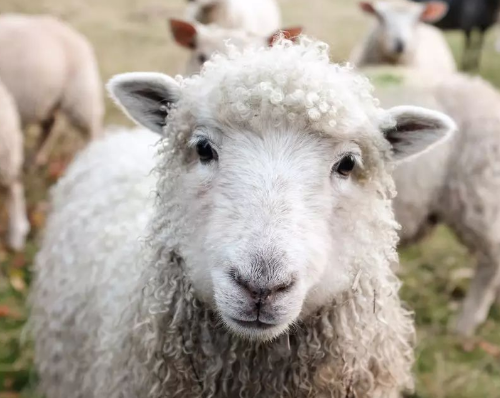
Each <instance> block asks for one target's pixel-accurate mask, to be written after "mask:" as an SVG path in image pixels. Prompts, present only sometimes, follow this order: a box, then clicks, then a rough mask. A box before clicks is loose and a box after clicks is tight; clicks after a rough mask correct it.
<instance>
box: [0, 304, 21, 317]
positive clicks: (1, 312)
mask: <svg viewBox="0 0 500 398" xmlns="http://www.w3.org/2000/svg"><path fill="white" fill-rule="evenodd" d="M0 318H12V319H22V316H21V314H19V313H18V312H15V311H12V310H11V309H10V308H9V307H7V306H6V305H0Z"/></svg>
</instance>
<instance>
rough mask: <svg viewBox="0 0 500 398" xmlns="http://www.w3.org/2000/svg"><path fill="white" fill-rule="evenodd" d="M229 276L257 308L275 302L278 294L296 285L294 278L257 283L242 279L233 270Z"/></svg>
mask: <svg viewBox="0 0 500 398" xmlns="http://www.w3.org/2000/svg"><path fill="white" fill-rule="evenodd" d="M229 275H230V276H231V279H232V280H233V281H234V282H235V283H236V284H237V285H238V286H239V287H240V288H241V289H243V290H244V291H245V292H246V293H247V294H248V295H249V297H250V298H251V299H252V300H253V301H254V302H255V304H256V306H257V307H260V306H261V305H263V304H265V303H267V302H269V301H271V300H273V299H274V298H275V297H276V296H277V295H278V294H281V293H286V292H287V291H289V290H290V289H291V288H292V287H293V285H294V284H295V279H294V278H288V279H286V281H279V282H278V281H274V282H271V281H266V282H262V281H259V282H258V283H256V282H252V281H250V280H249V279H246V278H244V277H242V276H241V275H240V273H239V272H238V271H237V270H235V269H233V270H231V271H230V272H229Z"/></svg>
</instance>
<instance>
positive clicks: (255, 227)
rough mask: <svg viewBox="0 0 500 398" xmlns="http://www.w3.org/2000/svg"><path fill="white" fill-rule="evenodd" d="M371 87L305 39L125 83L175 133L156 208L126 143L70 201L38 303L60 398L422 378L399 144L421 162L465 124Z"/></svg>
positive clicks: (117, 83) (377, 384)
mask: <svg viewBox="0 0 500 398" xmlns="http://www.w3.org/2000/svg"><path fill="white" fill-rule="evenodd" d="M370 89H371V88H370V86H369V84H368V83H367V81H366V80H365V79H364V78H361V77H359V76H357V75H355V74H354V73H352V72H351V71H350V70H349V69H348V68H344V67H340V66H338V65H332V64H330V63H329V59H328V47H327V46H326V45H325V44H324V43H321V42H311V41H308V40H306V39H303V41H302V42H301V44H300V45H296V46H293V45H291V42H289V41H283V42H280V43H278V44H277V45H275V46H274V47H272V48H267V49H266V48H261V49H258V50H255V49H248V50H245V52H244V53H243V54H242V55H238V54H236V53H232V55H231V56H230V59H226V58H225V57H223V56H220V57H217V58H215V59H213V60H212V61H211V62H210V63H207V64H206V67H205V69H204V70H203V71H202V72H201V76H196V77H194V78H191V79H184V80H182V79H178V80H177V81H175V80H173V79H171V78H169V77H167V76H164V75H161V74H151V73H149V74H148V73H135V74H128V75H122V76H119V77H116V78H115V79H113V80H112V82H111V83H110V90H111V92H112V93H113V95H114V96H115V98H116V99H117V101H119V102H120V103H121V105H122V106H123V107H124V109H125V111H126V112H127V113H128V114H129V115H130V116H131V117H132V118H133V119H135V120H136V121H137V122H139V123H142V124H144V125H145V126H146V127H147V128H149V129H151V130H153V131H156V132H158V133H164V137H165V138H163V139H162V141H161V145H160V157H159V161H158V165H157V174H156V175H157V178H158V181H157V187H156V190H157V201H156V206H155V209H154V213H151V210H150V208H151V207H152V202H151V181H152V179H151V176H149V177H144V176H145V175H146V174H147V171H148V167H152V165H151V164H148V163H149V162H150V161H151V160H150V158H151V155H150V153H147V151H145V146H143V145H140V147H139V145H138V143H137V144H134V146H128V151H131V150H132V151H135V150H137V151H138V153H139V155H138V156H135V155H134V162H133V164H134V165H136V166H132V167H134V168H135V167H137V168H138V170H139V172H135V171H134V173H133V175H134V177H133V178H130V175H131V174H132V173H130V172H129V171H128V170H125V171H123V172H122V169H121V168H120V167H116V165H115V164H114V163H115V162H116V161H117V160H118V161H119V160H120V159H121V158H122V155H121V151H120V150H118V151H117V149H116V148H115V145H116V143H115V144H107V142H110V140H113V139H114V138H111V137H110V138H107V139H106V140H105V141H102V142H99V143H95V144H94V145H93V146H92V147H91V148H90V149H89V150H88V151H86V152H85V154H84V155H82V156H80V158H79V159H78V160H77V161H76V162H75V164H74V165H73V166H72V167H71V168H70V170H69V172H68V174H67V175H66V177H64V178H63V179H62V181H61V182H60V184H59V186H58V187H57V189H56V190H55V192H54V211H53V213H52V216H51V218H50V220H49V223H48V228H47V234H46V237H45V240H44V243H43V248H42V250H41V252H40V253H39V256H38V259H37V278H36V283H35V289H34V294H33V297H32V303H33V305H34V315H33V321H34V326H35V330H34V336H35V337H36V354H37V363H38V366H39V369H40V373H41V377H42V385H43V390H44V392H45V393H46V394H47V396H48V397H50V398H56V397H67V396H68V394H73V395H75V394H76V395H82V396H86V397H89V398H90V397H102V396H106V397H110V398H112V397H132V396H134V397H135V396H145V395H147V396H149V397H165V396H204V397H233V396H244V397H245V396H248V397H250V396H256V395H259V394H262V392H263V391H265V393H266V397H280V398H285V397H294V398H299V397H310V396H317V397H323V396H324V397H327V396H335V397H337V396H339V397H340V396H350V395H352V396H360V397H367V398H368V397H380V398H381V397H398V396H399V393H400V392H401V390H402V389H404V388H405V387H409V386H411V384H412V381H411V372H410V367H411V363H412V353H411V351H412V350H411V340H412V334H413V326H412V321H411V318H410V316H409V314H408V312H407V311H406V310H404V309H403V308H402V306H401V303H400V301H399V298H398V293H397V292H398V289H399V282H398V280H397V279H396V277H395V275H394V274H393V269H394V267H395V266H396V265H397V254H396V252H395V250H394V245H395V244H396V241H397V238H396V232H395V228H396V224H395V222H394V218H393V214H392V210H391V201H390V198H391V197H392V191H393V184H392V179H391V177H390V174H389V170H390V164H391V158H392V155H391V152H393V154H394V159H398V160H400V159H403V158H405V157H407V156H409V155H413V154H415V153H416V152H419V151H421V150H423V149H424V148H426V147H428V146H429V145H432V144H433V143H435V142H436V141H438V140H440V139H441V138H443V137H444V136H446V135H447V134H448V133H449V131H450V130H451V129H453V123H452V122H451V120H450V119H449V118H447V117H445V116H444V115H442V114H439V113H437V112H432V111H427V110H424V109H421V108H412V107H398V108H393V109H391V110H389V111H384V110H382V109H380V108H378V106H377V105H376V101H375V100H374V99H373V97H372V96H371V95H370ZM159 104H164V105H161V106H160V105H159ZM167 114H168V116H167ZM255 115H257V116H255ZM165 124H166V125H165ZM381 130H382V131H383V133H382V132H381ZM318 131H321V132H322V133H321V134H318V133H317V132H318ZM117 139H118V140H119V138H118V137H117ZM391 146H392V151H391ZM119 149H120V148H119ZM108 152H111V153H110V154H108ZM116 153H120V155H118V157H116V156H114V154H116ZM143 156H146V158H147V159H142V157H143ZM102 162H105V164H106V165H107V166H106V168H105V169H102V168H101V167H100V166H99V165H100V164H101V163H102ZM145 163H146V164H148V167H146V166H145V165H144V164H145ZM249 165H250V166H251V167H249ZM108 167H110V168H111V172H110V173H108V171H107V168H108ZM115 172H116V173H117V174H115ZM122 173H125V176H124V178H122ZM135 178H137V180H135ZM146 178H147V180H148V181H150V182H149V183H146V181H145V179H146ZM115 181H116V183H115ZM123 181H124V182H123ZM122 183H124V184H125V186H121V184H122ZM131 186H138V187H140V191H139V192H135V193H132V196H130V195H129V193H130V192H129V191H130V187H131ZM120 191H121V192H120ZM90 192H99V196H98V197H96V198H95V199H92V200H88V198H89V195H88V193H90ZM90 197H91V196H90ZM124 197H127V198H129V199H130V200H131V201H132V204H131V205H129V204H128V201H124V200H123V198H124ZM117 206H120V207H119V208H117ZM354 214H355V216H354V217H353V215H354ZM146 219H150V221H151V224H150V225H149V227H148V228H146V227H145V226H146ZM141 239H147V241H148V242H149V244H148V245H143V244H141ZM62 241H64V245H62V244H60V242H62ZM118 242H119V244H117V243H118ZM49 264H50V265H51V266H50V267H49V266H48V265H49ZM117 276H118V277H117ZM130 300H132V302H130ZM122 315H123V316H122ZM120 319H121V320H122V322H123V323H120ZM221 324H222V325H223V326H224V327H221ZM295 325H296V326H297V327H295ZM290 328H292V329H296V330H295V331H294V332H293V333H288V332H289V330H290ZM56 339H57V341H58V344H57V345H56V344H54V342H55V340H56ZM265 341H272V342H268V343H267V344H263V342H265ZM74 358H79V360H78V361H75V360H74Z"/></svg>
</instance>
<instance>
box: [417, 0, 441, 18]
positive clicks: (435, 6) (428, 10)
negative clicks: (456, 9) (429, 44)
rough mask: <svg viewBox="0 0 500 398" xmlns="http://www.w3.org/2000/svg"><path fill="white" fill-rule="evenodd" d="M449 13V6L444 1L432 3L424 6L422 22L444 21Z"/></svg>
mask: <svg viewBox="0 0 500 398" xmlns="http://www.w3.org/2000/svg"><path fill="white" fill-rule="evenodd" d="M447 12H448V4H446V3H444V2H442V1H431V2H429V3H425V4H424V9H423V11H422V15H421V16H420V20H422V21H424V22H429V23H434V22H437V21H439V20H440V19H442V18H443V17H444V16H445V15H446V13H447Z"/></svg>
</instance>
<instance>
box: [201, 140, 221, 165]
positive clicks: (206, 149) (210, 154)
mask: <svg viewBox="0 0 500 398" xmlns="http://www.w3.org/2000/svg"><path fill="white" fill-rule="evenodd" d="M196 152H197V153H198V156H199V157H200V162H201V163H209V162H211V161H213V160H217V159H218V158H219V156H218V155H217V152H216V151H215V150H214V149H213V148H212V145H210V142H208V140H201V141H199V142H198V143H197V144H196Z"/></svg>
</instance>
